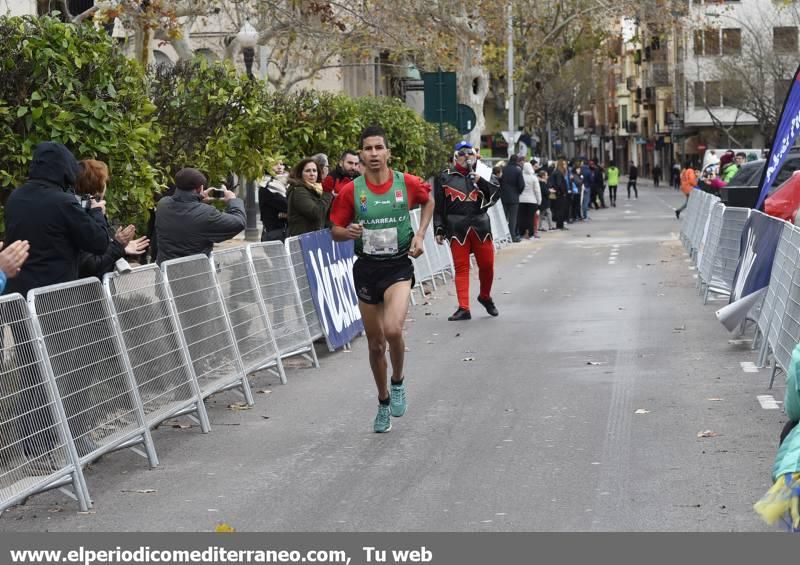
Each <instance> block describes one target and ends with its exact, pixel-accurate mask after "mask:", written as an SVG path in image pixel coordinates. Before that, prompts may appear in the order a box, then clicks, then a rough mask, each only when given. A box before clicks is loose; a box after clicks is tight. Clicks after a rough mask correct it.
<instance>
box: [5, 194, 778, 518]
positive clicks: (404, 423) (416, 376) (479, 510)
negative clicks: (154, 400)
mask: <svg viewBox="0 0 800 565" xmlns="http://www.w3.org/2000/svg"><path fill="white" fill-rule="evenodd" d="M682 202H683V196H682V195H681V194H680V193H678V192H675V191H673V190H672V189H670V188H660V189H653V188H652V185H649V184H646V183H642V187H641V189H640V193H639V198H638V199H632V200H627V199H625V196H624V187H622V186H621V187H620V199H619V201H618V207H617V208H611V209H606V210H599V211H592V212H591V216H592V220H591V221H589V222H584V223H578V224H574V225H571V226H570V230H569V231H566V232H548V233H545V234H543V235H542V238H541V239H540V240H535V241H524V242H522V243H519V244H514V245H511V246H509V247H506V248H504V249H503V250H502V251H501V252H500V253H499V254H498V257H497V262H496V282H495V287H494V291H493V294H494V298H495V301H496V303H497V306H498V308H499V310H500V316H499V317H497V318H491V317H489V316H488V315H487V314H486V313H485V312H484V311H483V308H482V307H481V306H480V305H479V304H477V303H474V304H473V319H472V320H471V321H467V322H448V321H447V316H448V315H449V314H451V313H452V311H454V310H455V307H456V302H455V296H454V294H455V292H454V288H453V285H452V283H449V284H448V285H447V286H445V287H440V288H439V290H438V291H437V292H436V293H435V294H434V296H432V297H431V298H430V299H428V300H427V301H426V302H425V303H422V302H420V303H419V304H418V305H417V306H413V307H411V309H410V312H409V319H408V322H407V325H406V328H407V347H408V350H409V351H408V353H407V371H406V382H407V385H408V397H409V409H408V412H407V414H406V415H405V416H404V417H403V418H400V419H394V420H393V429H392V431H391V432H390V433H388V434H382V435H379V434H375V433H373V432H372V419H373V417H374V415H375V410H376V395H375V390H374V384H373V383H372V377H371V375H370V373H369V367H368V362H367V352H366V341H365V340H364V339H363V338H360V339H358V340H356V341H355V342H354V344H353V347H352V351H350V352H337V353H333V354H329V353H327V352H324V353H323V352H321V358H320V362H321V368H320V369H314V368H311V367H310V366H309V365H308V364H307V363H306V362H305V361H303V360H292V361H291V363H290V364H289V366H290V368H289V370H288V379H289V382H288V384H287V385H285V386H284V385H281V384H280V383H279V381H278V380H277V378H275V377H274V376H273V375H271V374H269V373H267V372H262V373H259V374H257V375H254V376H253V378H252V381H251V382H252V384H253V389H254V391H256V392H257V393H256V394H255V397H256V405H255V406H254V407H253V408H252V409H250V410H232V409H229V408H228V406H229V405H230V404H232V403H234V402H237V401H239V400H241V399H240V398H239V397H237V396H236V395H235V394H234V393H225V394H222V395H219V396H217V397H213V398H212V399H211V400H210V401H209V403H208V406H209V416H210V419H211V423H212V432H211V433H210V434H208V435H203V434H201V433H200V431H199V427H198V426H197V425H196V424H193V423H192V422H191V421H190V420H184V419H182V420H180V424H177V423H176V425H175V426H174V427H173V425H171V424H165V425H163V426H162V427H160V428H159V429H158V430H156V431H155V432H154V439H155V444H156V448H157V450H158V455H159V458H160V460H161V465H160V466H159V467H158V468H157V469H154V470H150V469H148V467H147V463H146V461H145V460H144V459H142V458H141V457H139V456H138V455H136V454H135V453H133V452H131V451H128V450H126V451H122V452H117V453H112V454H109V455H106V456H105V457H104V458H103V459H102V460H101V461H99V462H97V463H95V464H94V465H92V466H91V468H89V469H88V470H87V482H88V485H89V489H90V491H91V494H92V497H93V500H94V505H95V506H94V508H93V510H92V511H91V512H90V513H86V514H82V513H78V511H77V510H78V508H77V504H76V503H74V502H72V501H70V500H69V499H68V498H66V497H65V496H64V495H63V494H62V493H60V492H58V491H54V492H50V493H46V494H44V495H39V496H36V497H33V498H31V499H30V500H29V502H28V503H27V504H26V505H24V506H21V507H17V508H13V509H10V510H9V511H7V512H6V513H5V514H4V515H3V517H2V520H0V528H2V530H4V531H44V530H50V531H143V530H144V531H208V530H213V529H214V528H215V526H216V525H217V524H219V523H223V522H224V523H227V524H229V525H231V526H232V527H234V528H236V529H237V530H238V531H770V530H771V528H770V527H768V526H766V525H764V524H762V523H761V521H760V519H759V518H758V517H757V516H756V515H755V514H754V512H753V511H752V504H753V503H754V502H755V501H756V500H757V499H758V498H759V497H760V496H761V495H762V494H763V493H764V492H765V490H766V489H767V488H768V487H769V486H770V476H769V471H770V466H771V465H772V460H773V457H774V454H775V449H776V444H777V439H778V434H779V432H780V429H781V426H782V424H783V422H784V421H785V417H784V416H783V414H782V413H781V411H780V410H776V409H771V410H768V409H764V408H762V406H761V404H760V403H759V401H758V399H757V398H756V397H757V396H758V395H766V394H772V395H773V396H774V397H775V399H777V400H782V399H783V388H782V383H779V385H777V386H776V387H775V389H773V390H771V391H770V390H768V389H767V384H768V381H769V374H768V371H767V370H761V371H757V372H753V371H754V370H753V369H749V368H748V371H749V372H745V371H744V370H743V366H742V364H741V363H742V362H749V361H754V360H755V354H754V352H752V351H750V348H749V344H748V343H744V342H742V343H738V342H736V338H737V336H735V335H731V334H729V333H727V331H726V330H725V329H724V328H723V327H722V326H721V325H720V324H719V323H718V322H717V321H716V319H715V317H714V311H715V310H716V309H717V308H718V307H719V306H720V305H721V304H723V302H721V301H719V302H716V303H710V304H708V305H705V306H704V305H703V304H702V299H701V297H699V296H698V293H697V290H696V288H695V284H696V278H695V275H696V271H695V270H693V269H692V268H691V266H690V263H689V262H688V257H687V255H686V253H685V251H684V249H683V246H682V245H681V243H680V241H679V239H678V232H679V229H680V224H679V222H678V221H677V220H676V219H675V216H674V213H673V207H674V206H677V205H679V204H681V203H682ZM472 284H473V289H472V296H473V300H474V298H475V296H477V280H476V279H475V278H473V280H472ZM750 333H751V332H748V335H750ZM320 351H321V350H320ZM181 424H182V425H181ZM190 424H191V427H187V425H190ZM701 432H711V433H708V434H706V435H709V436H711V437H698V435H699V434H700V433H701Z"/></svg>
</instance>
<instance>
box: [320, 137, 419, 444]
mask: <svg viewBox="0 0 800 565" xmlns="http://www.w3.org/2000/svg"><path fill="white" fill-rule="evenodd" d="M389 156H390V152H389V144H388V142H387V140H386V132H385V131H384V130H383V128H381V127H380V126H369V127H367V128H365V129H364V131H362V132H361V158H362V159H363V160H364V163H365V171H364V175H363V176H361V177H358V178H357V179H355V180H354V181H353V182H351V183H348V184H346V185H344V186H343V187H342V189H341V192H339V195H338V196H337V197H336V199H335V200H334V201H333V207H332V209H331V223H332V224H333V227H332V228H331V232H332V234H333V238H334V239H335V240H336V241H345V240H348V239H352V240H355V246H356V254H357V255H358V260H356V262H355V264H354V265H353V280H354V282H355V287H356V293H357V294H358V307H359V309H360V310H361V317H362V319H363V321H364V332H365V333H366V334H367V343H368V345H369V364H370V367H371V369H372V376H373V377H374V378H375V385H376V386H377V387H378V414H377V416H375V422H374V425H373V429H374V430H375V432H377V433H384V432H388V431H389V430H391V429H392V423H391V419H390V416H394V417H395V418H399V417H400V416H402V415H403V414H405V412H406V387H405V383H404V381H403V377H404V375H403V361H404V357H405V341H404V340H403V323H404V322H405V319H406V314H407V313H408V301H409V297H410V295H411V288H412V286H413V285H414V266H413V264H412V263H411V259H409V257H419V256H420V255H422V253H423V247H422V245H423V243H422V242H423V238H424V235H425V230H427V229H428V224H429V223H430V221H431V217H432V216H433V207H434V203H433V199H432V198H431V197H430V191H431V187H430V185H429V184H428V183H426V182H424V181H423V180H422V179H420V178H418V177H415V176H412V175H409V174H404V173H401V172H398V171H392V170H391V169H390V168H389V165H388V162H389ZM417 205H421V206H422V209H421V214H420V228H419V231H418V232H417V233H416V234H415V233H414V230H413V228H412V227H411V215H410V214H409V210H410V209H411V208H414V207H416V206H417ZM387 342H388V344H389V356H390V358H391V361H392V375H391V381H392V383H391V390H390V387H389V386H388V382H387V378H386V377H387V373H388V370H387V369H388V367H387V363H386V344H387Z"/></svg>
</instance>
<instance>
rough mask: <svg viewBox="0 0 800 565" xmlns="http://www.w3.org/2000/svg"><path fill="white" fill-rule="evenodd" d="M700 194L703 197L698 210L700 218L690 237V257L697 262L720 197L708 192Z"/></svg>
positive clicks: (698, 217)
mask: <svg viewBox="0 0 800 565" xmlns="http://www.w3.org/2000/svg"><path fill="white" fill-rule="evenodd" d="M700 194H701V195H702V200H701V204H700V208H699V209H698V216H697V220H696V221H695V224H694V230H693V232H692V235H691V237H690V242H691V249H690V255H691V256H692V257H693V258H694V259H695V260H697V259H698V253H699V252H700V251H701V248H702V245H703V242H704V241H705V238H706V237H707V235H708V228H709V224H710V222H711V211H712V210H713V208H714V206H715V205H716V203H717V202H719V198H718V197H716V196H712V195H711V194H708V193H707V192H701V193H700Z"/></svg>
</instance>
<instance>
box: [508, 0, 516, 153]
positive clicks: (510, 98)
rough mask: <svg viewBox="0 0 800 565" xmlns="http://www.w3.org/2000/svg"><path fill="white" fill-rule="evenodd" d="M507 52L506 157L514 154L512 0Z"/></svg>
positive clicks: (509, 14) (510, 3) (509, 11)
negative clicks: (507, 137)
mask: <svg viewBox="0 0 800 565" xmlns="http://www.w3.org/2000/svg"><path fill="white" fill-rule="evenodd" d="M507 10H508V18H507V20H508V21H507V25H508V29H507V31H508V50H507V52H506V66H507V68H506V74H507V75H508V89H507V90H508V96H507V104H508V132H509V135H511V139H510V140H508V156H509V157H510V156H511V155H512V154H513V153H514V149H515V146H516V141H515V140H516V135H515V133H516V131H517V128H516V125H515V124H514V106H515V104H514V13H513V11H512V0H509V2H508V7H507Z"/></svg>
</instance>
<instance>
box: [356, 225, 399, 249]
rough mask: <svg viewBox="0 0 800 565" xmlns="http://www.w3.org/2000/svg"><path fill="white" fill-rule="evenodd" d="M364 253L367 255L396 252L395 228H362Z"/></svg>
mask: <svg viewBox="0 0 800 565" xmlns="http://www.w3.org/2000/svg"><path fill="white" fill-rule="evenodd" d="M362 237H363V242H364V253H366V254H367V255H395V254H396V253H397V252H398V245H397V228H385V229H379V230H371V229H367V228H364V235H363V236H362Z"/></svg>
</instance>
